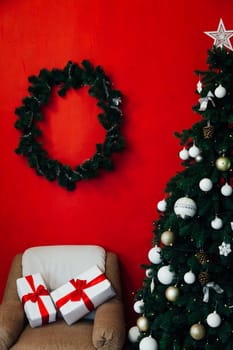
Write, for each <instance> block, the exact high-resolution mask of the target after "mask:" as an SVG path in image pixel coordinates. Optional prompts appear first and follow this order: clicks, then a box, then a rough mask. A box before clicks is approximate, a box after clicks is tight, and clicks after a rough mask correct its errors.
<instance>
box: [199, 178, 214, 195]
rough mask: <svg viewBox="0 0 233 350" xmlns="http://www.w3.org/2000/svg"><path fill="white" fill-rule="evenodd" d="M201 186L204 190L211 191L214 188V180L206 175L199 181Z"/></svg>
mask: <svg viewBox="0 0 233 350" xmlns="http://www.w3.org/2000/svg"><path fill="white" fill-rule="evenodd" d="M199 187H200V189H201V190H202V191H204V192H209V191H211V190H212V188H213V182H212V181H211V180H210V179H208V178H207V177H205V178H203V179H201V181H200V182H199Z"/></svg>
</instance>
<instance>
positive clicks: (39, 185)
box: [0, 0, 233, 319]
mask: <svg viewBox="0 0 233 350" xmlns="http://www.w3.org/2000/svg"><path fill="white" fill-rule="evenodd" d="M232 11H233V2H232V0H224V1H222V2H219V0H206V1H203V0H195V1H194V0H189V1H186V0H176V1H171V0H163V1H160V0H132V1H131V0H128V1H125V0H118V1H110V0H92V1H81V0H67V1H63V0H56V1H55V0H46V1H45V0H34V1H31V0H11V1H8V0H1V1H0V44H1V54H0V72H1V74H0V78H1V84H0V123H1V128H0V149H1V153H0V154H1V156H0V186H1V188H0V233H1V238H0V239H1V247H2V249H1V254H0V266H1V268H0V293H1V295H2V292H3V289H4V285H5V282H6V277H7V272H8V269H9V266H10V262H11V259H12V257H13V256H14V254H15V253H17V252H20V251H23V250H24V249H25V248H27V247H30V246H33V245H45V244H100V245H102V246H104V247H105V248H106V249H110V250H112V251H115V252H116V253H118V255H119V258H120V261H121V266H122V276H123V283H124V292H125V299H126V300H127V301H128V302H129V303H130V304H131V305H132V303H133V293H134V291H136V289H137V288H139V287H140V286H141V282H142V278H143V271H142V270H141V268H140V265H141V264H142V263H144V262H146V261H147V252H148V250H149V249H150V248H151V240H152V221H153V220H154V219H155V218H156V215H157V213H156V204H157V202H158V201H159V200H160V199H162V198H163V190H164V187H165V184H166V182H167V181H168V180H169V179H170V177H172V176H173V175H175V173H176V171H178V170H179V169H180V160H179V158H178V156H177V154H178V151H179V149H180V146H179V143H178V140H177V139H175V137H174V136H173V133H174V131H176V130H182V129H183V128H186V127H189V126H191V124H192V123H193V122H194V121H195V120H197V118H198V116H197V115H194V113H193V112H192V109H191V107H192V105H193V104H194V102H196V100H197V96H196V95H195V93H194V91H195V88H196V82H197V77H195V75H194V73H193V71H194V70H195V69H197V68H205V61H206V57H207V49H209V48H210V47H211V46H212V44H213V40H212V39H211V38H209V37H207V36H206V35H204V34H203V31H208V30H215V29H217V26H218V22H219V19H220V18H221V17H222V18H223V21H224V23H225V26H226V28H227V29H233V21H232ZM232 40H233V39H232ZM84 58H87V59H89V60H91V61H92V62H93V64H94V65H97V64H100V65H102V67H103V68H104V70H105V71H106V72H107V73H108V74H109V76H110V77H111V79H112V81H114V83H115V87H116V88H117V89H120V90H121V91H122V92H123V93H124V95H125V99H124V115H125V122H124V126H123V132H124V135H125V138H126V141H127V148H126V150H125V151H124V152H123V153H122V154H120V155H119V156H117V157H115V165H116V170H115V171H114V172H111V173H106V172H105V173H104V174H102V175H101V177H100V178H99V179H94V180H90V181H86V182H82V183H79V185H78V188H77V190H76V191H74V192H67V191H66V190H64V189H62V188H61V187H59V186H58V185H57V183H49V182H48V181H47V180H45V179H44V178H41V177H38V176H37V175H36V174H35V173H34V171H33V170H32V169H30V168H29V167H28V165H27V163H26V160H25V159H23V158H22V157H19V156H17V155H16V154H15V153H14V149H15V148H16V146H17V144H18V140H19V133H18V131H17V130H16V129H15V128H14V122H15V120H16V116H15V114H14V110H15V108H16V107H17V106H20V105H21V100H22V98H23V97H25V96H26V95H27V87H28V82H27V77H28V76H29V75H32V74H38V72H39V70H40V69H41V68H43V67H46V68H48V69H51V68H53V67H58V68H63V67H64V65H65V64H66V63H67V61H68V60H73V61H74V62H80V61H82V60H83V59H84ZM97 112H98V111H97V107H96V106H95V100H93V99H92V98H91V97H89V96H88V95H87V93H86V91H85V90H84V89H83V91H80V94H77V93H75V92H73V91H71V92H70V93H69V94H68V95H67V98H66V99H65V101H64V100H62V99H61V98H54V99H53V101H52V102H51V105H50V106H49V108H47V110H46V120H47V122H46V124H45V126H44V128H43V130H44V134H45V135H44V136H45V141H44V142H45V145H46V148H47V150H49V152H50V154H51V155H53V156H56V157H58V158H59V159H60V160H61V161H62V162H67V163H69V164H72V165H74V164H78V163H80V162H81V161H82V160H84V159H85V158H87V157H88V156H90V155H91V154H92V153H93V152H94V147H95V144H96V143H97V142H101V140H102V137H103V130H102V129H101V127H100V125H99V124H98V121H97V118H96V115H97ZM127 305H128V304H127ZM127 307H128V309H127V313H128V314H130V309H131V306H127ZM129 318H130V317H129ZM129 318H128V319H129Z"/></svg>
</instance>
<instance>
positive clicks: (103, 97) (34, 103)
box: [15, 60, 124, 191]
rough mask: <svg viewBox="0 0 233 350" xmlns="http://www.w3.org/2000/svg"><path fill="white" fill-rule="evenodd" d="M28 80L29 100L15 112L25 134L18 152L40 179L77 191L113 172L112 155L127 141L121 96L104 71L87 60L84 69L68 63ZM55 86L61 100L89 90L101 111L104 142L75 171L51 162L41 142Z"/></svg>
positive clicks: (99, 116) (45, 70)
mask: <svg viewBox="0 0 233 350" xmlns="http://www.w3.org/2000/svg"><path fill="white" fill-rule="evenodd" d="M28 80H29V82H30V84H31V85H30V86H29V88H28V91H29V93H30V96H28V97H26V98H24V99H23V101H22V102H23V104H22V106H20V107H18V108H16V110H15V113H16V115H17V116H18V120H17V121H16V123H15V127H16V128H17V129H19V130H20V131H21V133H22V135H21V138H20V141H19V145H18V147H17V148H16V150H15V152H16V153H17V154H21V155H23V156H25V157H26V158H27V160H28V163H29V165H30V167H31V168H34V169H35V171H36V173H37V175H40V176H44V177H45V178H46V179H48V180H49V181H54V180H57V181H58V184H59V185H60V186H62V187H65V188H66V189H67V190H70V191H72V190H74V189H75V187H76V183H77V182H78V181H81V180H83V179H90V178H93V177H96V176H98V175H99V171H98V170H99V169H107V170H112V169H113V168H114V164H113V160H112V154H113V153H114V152H119V151H121V150H122V149H123V148H124V138H123V137H122V135H121V133H120V126H121V122H122V116H123V114H122V111H121V109H120V105H121V98H122V94H121V92H120V91H118V90H114V89H113V88H112V83H111V81H110V79H109V78H108V77H107V76H106V74H105V73H104V71H103V69H102V68H101V67H100V66H97V67H96V68H94V67H93V66H92V64H91V63H90V62H89V61H87V60H84V61H83V62H82V66H79V65H78V64H76V63H72V62H71V61H69V62H68V63H67V65H66V66H65V68H64V69H63V70H60V69H52V70H51V71H49V70H47V69H42V70H41V71H40V73H39V75H38V76H31V77H29V78H28ZM55 86H58V87H59V89H58V94H59V95H60V96H65V95H66V92H67V91H68V90H69V89H70V88H74V89H79V88H81V87H83V86H89V89H88V92H89V94H90V95H91V96H93V97H95V98H96V99H97V100H98V102H97V105H98V106H99V107H100V108H101V113H100V114H99V115H98V119H99V122H100V124H101V125H102V126H103V127H104V129H105V130H106V136H105V139H104V142H103V143H102V144H96V152H95V154H94V155H93V156H92V157H91V158H89V159H88V160H85V161H83V162H82V163H81V164H80V165H77V166H75V167H74V168H71V167H70V166H69V165H64V164H62V163H61V162H59V161H58V160H56V159H51V158H50V157H49V155H48V153H47V151H46V150H45V149H43V147H42V145H41V142H39V141H38V138H40V137H41V136H42V132H41V130H40V129H39V127H38V125H37V122H39V121H41V120H43V115H42V112H41V110H42V107H43V106H44V105H46V104H48V102H49V99H50V95H51V90H52V88H53V87H55Z"/></svg>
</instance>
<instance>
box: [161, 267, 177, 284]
mask: <svg viewBox="0 0 233 350" xmlns="http://www.w3.org/2000/svg"><path fill="white" fill-rule="evenodd" d="M174 276H175V274H174V272H173V271H170V265H166V266H163V267H161V268H160V269H159V270H158V273H157V277H158V280H159V282H160V283H162V284H165V285H168V284H171V283H172V281H173V278H174Z"/></svg>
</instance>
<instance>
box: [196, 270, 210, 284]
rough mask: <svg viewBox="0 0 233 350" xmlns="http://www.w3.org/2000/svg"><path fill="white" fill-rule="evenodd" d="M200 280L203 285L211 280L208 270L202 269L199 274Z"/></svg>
mask: <svg viewBox="0 0 233 350" xmlns="http://www.w3.org/2000/svg"><path fill="white" fill-rule="evenodd" d="M198 280H199V282H200V283H201V285H202V286H205V285H206V284H207V283H208V282H209V274H208V272H206V271H202V272H200V273H199V275H198Z"/></svg>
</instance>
